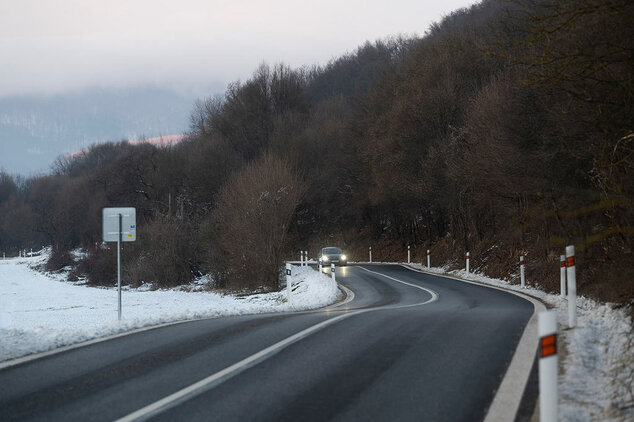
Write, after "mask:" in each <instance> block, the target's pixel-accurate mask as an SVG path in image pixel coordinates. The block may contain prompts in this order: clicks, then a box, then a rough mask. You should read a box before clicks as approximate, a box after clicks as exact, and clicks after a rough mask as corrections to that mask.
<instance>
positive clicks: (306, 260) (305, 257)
mask: <svg viewBox="0 0 634 422" xmlns="http://www.w3.org/2000/svg"><path fill="white" fill-rule="evenodd" d="M304 266H306V267H308V251H304Z"/></svg>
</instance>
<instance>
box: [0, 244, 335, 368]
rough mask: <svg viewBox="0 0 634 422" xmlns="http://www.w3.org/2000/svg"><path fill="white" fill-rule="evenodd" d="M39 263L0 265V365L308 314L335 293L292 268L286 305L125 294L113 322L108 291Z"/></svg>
mask: <svg viewBox="0 0 634 422" xmlns="http://www.w3.org/2000/svg"><path fill="white" fill-rule="evenodd" d="M45 259H46V254H44V255H43V256H40V257H33V258H13V259H6V260H2V259H0V339H2V340H1V341H0V361H3V360H7V359H13V358H17V357H20V356H24V355H28V354H31V353H35V352H41V351H46V350H51V349H54V348H57V347H61V346H65V345H69V344H73V343H77V342H81V341H85V340H90V339H94V338H99V337H104V336H108V335H112V334H117V333H121V332H124V331H129V330H132V329H135V328H140V327H145V326H151V325H157V324H161V323H166V322H173V321H181V320H188V319H195V318H213V317H219V316H227V315H242V314H255V313H266V312H286V311H299V310H308V309H316V308H320V307H323V306H326V305H329V304H331V303H333V302H335V301H336V300H337V297H338V295H339V293H340V292H339V289H338V288H337V285H336V283H334V282H333V281H332V279H331V278H330V277H329V276H327V275H325V274H320V273H319V272H318V271H315V270H313V269H311V268H310V267H293V276H292V286H293V295H292V299H291V301H290V303H289V302H288V301H287V300H286V289H283V291H281V292H274V293H267V294H257V295H249V296H231V295H220V294H217V293H212V292H206V291H197V292H186V291H182V290H176V289H170V290H155V291H148V289H147V288H140V289H126V290H124V291H123V293H122V309H123V311H122V316H123V318H122V320H121V321H118V320H117V302H118V299H117V298H118V295H117V289H116V288H98V287H88V286H83V285H78V284H76V283H71V282H68V281H63V278H64V277H63V276H61V275H55V274H42V273H40V272H38V271H36V270H34V269H33V268H31V267H32V266H33V265H37V264H41V263H42V262H43V261H44V260H45Z"/></svg>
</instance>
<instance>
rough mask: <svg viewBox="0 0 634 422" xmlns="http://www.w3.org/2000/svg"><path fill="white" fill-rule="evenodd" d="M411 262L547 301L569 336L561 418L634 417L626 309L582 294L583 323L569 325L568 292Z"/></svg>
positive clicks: (564, 337) (633, 342)
mask: <svg viewBox="0 0 634 422" xmlns="http://www.w3.org/2000/svg"><path fill="white" fill-rule="evenodd" d="M409 265H410V266H412V267H414V268H416V269H419V270H423V271H426V272H430V273H434V274H442V275H450V276H453V277H458V278H462V279H465V280H470V281H476V282H479V283H483V284H488V285H492V286H496V287H501V288H504V289H508V290H514V291H517V292H521V293H524V294H528V295H530V296H533V297H536V298H538V299H541V300H542V301H543V302H545V303H547V304H548V305H549V307H552V308H553V309H555V310H557V316H558V325H559V330H558V332H559V341H563V342H564V347H563V349H564V350H565V352H564V353H563V354H562V353H560V355H559V358H560V360H561V361H560V374H559V378H558V383H557V384H558V389H559V420H563V421H597V420H601V421H632V420H634V332H633V330H632V321H631V318H630V317H629V315H628V314H627V312H626V311H625V310H624V309H615V308H614V306H613V305H611V304H609V303H607V304H606V303H598V302H596V301H594V300H592V299H589V298H585V297H583V296H579V297H577V302H576V306H577V327H576V328H574V329H569V328H568V300H567V298H565V297H561V296H560V295H558V294H550V293H546V292H545V291H543V290H541V289H540V288H539V284H538V283H532V284H534V286H527V287H526V288H524V289H522V288H521V287H520V286H519V285H518V284H511V283H509V282H508V281H505V280H499V279H493V278H489V277H486V276H484V275H482V274H479V273H473V272H471V273H467V272H466V271H465V270H453V271H450V270H449V269H448V268H447V267H432V268H427V266H422V265H420V264H409ZM557 270H558V268H557ZM562 355H563V356H562ZM562 369H563V370H562Z"/></svg>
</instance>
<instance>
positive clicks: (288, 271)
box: [286, 264, 291, 303]
mask: <svg viewBox="0 0 634 422" xmlns="http://www.w3.org/2000/svg"><path fill="white" fill-rule="evenodd" d="M286 300H288V302H289V303H290V301H291V264H286Z"/></svg>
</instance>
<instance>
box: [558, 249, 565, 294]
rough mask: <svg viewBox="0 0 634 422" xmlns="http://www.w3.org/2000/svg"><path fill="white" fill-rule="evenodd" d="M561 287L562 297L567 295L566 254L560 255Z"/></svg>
mask: <svg viewBox="0 0 634 422" xmlns="http://www.w3.org/2000/svg"><path fill="white" fill-rule="evenodd" d="M559 288H560V289H561V293H560V294H561V297H566V255H561V256H560V257H559Z"/></svg>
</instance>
